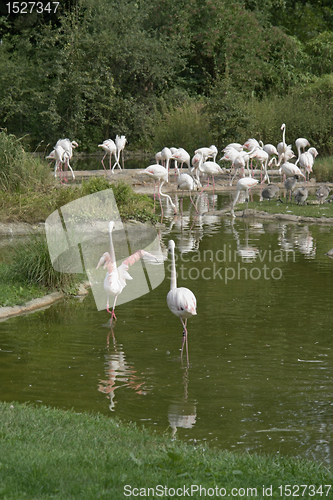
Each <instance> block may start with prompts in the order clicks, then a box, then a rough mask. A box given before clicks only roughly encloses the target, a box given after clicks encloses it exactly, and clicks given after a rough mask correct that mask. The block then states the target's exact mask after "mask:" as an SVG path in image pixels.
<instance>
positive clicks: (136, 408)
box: [0, 197, 333, 464]
mask: <svg viewBox="0 0 333 500" xmlns="http://www.w3.org/2000/svg"><path fill="white" fill-rule="evenodd" d="M203 202H204V199H203ZM224 204H225V198H224V199H222V198H220V197H219V199H217V200H216V207H217V208H220V207H222V206H223V205H224ZM188 207H189V203H188V200H185V201H184V216H183V217H181V216H178V217H177V218H176V219H174V218H173V217H170V216H168V210H167V208H166V207H165V217H164V221H163V222H164V223H165V227H164V228H163V229H161V230H160V239H161V245H162V246H164V247H165V246H166V245H167V242H168V240H169V239H171V238H172V239H174V241H175V242H176V254H177V269H178V286H185V287H188V288H190V289H191V290H192V291H193V292H194V294H195V295H196V297H197V303H198V307H197V312H198V315H197V316H196V317H194V318H192V319H190V320H189V322H188V331H189V360H190V366H189V367H187V366H186V362H185V361H186V360H184V362H183V363H181V361H180V348H181V343H182V326H181V323H180V320H179V319H178V318H177V317H176V316H174V315H173V314H172V313H171V312H170V311H169V309H168V307H167V305H166V295H167V292H168V290H169V286H170V282H169V274H170V273H169V262H168V261H166V262H165V273H166V277H165V279H164V281H163V282H162V283H161V284H160V285H159V286H158V287H156V288H155V289H153V290H152V291H151V292H150V293H148V294H146V295H143V296H141V297H139V298H137V299H136V300H133V301H131V302H127V303H124V304H121V305H119V307H118V306H117V308H116V314H117V318H118V319H117V322H116V324H115V326H114V328H113V330H111V329H110V327H109V326H108V320H109V314H108V313H107V312H106V311H105V310H102V311H98V310H97V308H96V305H95V301H94V298H93V295H92V293H90V294H89V295H88V296H87V297H86V298H85V299H83V300H79V299H77V298H72V299H64V300H61V301H58V302H57V303H55V304H54V305H52V306H51V307H49V308H48V309H45V310H42V311H38V312H35V313H33V314H29V315H26V316H21V317H15V318H11V319H8V320H6V321H3V322H1V323H0V349H1V350H0V394H1V396H0V397H1V400H3V401H8V402H10V401H19V402H27V401H29V402H30V403H33V404H37V405H38V404H42V405H49V406H52V407H59V408H63V409H72V408H73V409H74V410H75V411H76V412H83V411H90V412H101V413H103V414H106V415H109V416H110V418H113V417H114V416H117V417H120V418H121V419H122V420H124V421H133V422H136V423H137V424H138V425H139V426H141V425H144V426H145V427H148V428H149V429H150V430H152V431H153V432H159V433H166V434H167V435H169V436H170V438H173V437H177V438H180V439H184V440H186V441H189V442H194V441H196V442H198V443H206V442H207V443H209V445H210V446H217V447H220V448H223V449H228V450H240V451H249V452H254V451H255V452H264V453H271V454H280V455H292V456H300V457H306V458H310V459H314V460H317V461H321V462H324V463H327V464H332V458H333V457H332V451H333V450H332V444H331V443H332V434H333V388H332V375H333V359H332V345H333V318H332V287H333V261H332V260H331V259H330V258H328V257H327V256H326V255H325V253H326V252H327V251H328V250H330V249H331V248H332V247H333V228H330V227H326V226H316V225H311V226H306V225H304V224H285V223H283V222H262V221H260V220H259V219H258V220H254V219H253V220H248V219H241V218H236V219H235V220H234V221H232V220H231V219H230V217H225V218H220V217H216V216H214V215H203V216H196V217H195V214H194V211H193V210H192V212H191V214H190V215H189V213H188V212H186V209H188ZM106 250H108V249H107V248H106ZM134 281H135V280H133V281H131V282H128V283H129V284H128V286H135V283H134Z"/></svg>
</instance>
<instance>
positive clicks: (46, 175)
mask: <svg viewBox="0 0 333 500" xmlns="http://www.w3.org/2000/svg"><path fill="white" fill-rule="evenodd" d="M51 183H52V177H51V176H50V169H49V167H48V166H47V165H46V164H45V163H43V162H42V161H40V160H39V159H38V158H34V157H32V156H31V154H29V153H26V152H25V151H24V149H23V146H22V144H21V140H20V139H17V138H16V137H15V136H14V135H12V134H9V135H8V134H7V131H6V130H5V129H2V130H1V131H0V189H2V190H3V191H9V192H13V191H25V190H27V189H31V190H36V189H38V188H44V187H45V185H50V184H51Z"/></svg>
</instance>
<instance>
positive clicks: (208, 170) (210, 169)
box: [198, 155, 222, 203]
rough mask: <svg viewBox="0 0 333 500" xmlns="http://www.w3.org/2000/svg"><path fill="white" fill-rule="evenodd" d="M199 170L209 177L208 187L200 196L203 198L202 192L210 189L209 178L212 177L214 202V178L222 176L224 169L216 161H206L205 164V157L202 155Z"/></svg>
mask: <svg viewBox="0 0 333 500" xmlns="http://www.w3.org/2000/svg"><path fill="white" fill-rule="evenodd" d="M198 168H199V170H200V172H203V173H204V174H206V175H207V177H208V180H207V185H206V186H205V187H204V188H203V189H202V190H201V191H200V193H199V196H201V194H202V192H203V191H204V190H205V189H206V188H208V186H209V177H212V180H213V200H214V190H215V181H214V176H215V175H218V174H220V173H221V172H222V168H221V167H220V165H219V164H218V163H216V162H215V161H205V162H204V163H203V155H201V160H200V163H199V167H198ZM213 203H214V202H213Z"/></svg>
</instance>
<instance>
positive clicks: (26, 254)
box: [9, 235, 83, 292]
mask: <svg viewBox="0 0 333 500" xmlns="http://www.w3.org/2000/svg"><path fill="white" fill-rule="evenodd" d="M9 277H10V279H11V280H12V281H17V280H19V281H21V282H24V283H27V284H29V285H30V284H33V283H34V284H38V285H41V286H43V287H45V288H47V289H56V290H62V291H65V292H69V291H71V290H73V289H74V288H75V285H76V284H77V282H78V281H79V279H80V278H81V279H83V275H77V274H69V273H61V272H59V271H55V270H54V268H53V266H52V263H51V259H50V254H49V250H48V246H47V242H46V238H45V236H42V235H30V237H29V239H28V240H27V241H25V242H21V243H16V244H15V245H13V253H12V259H11V265H10V269H9Z"/></svg>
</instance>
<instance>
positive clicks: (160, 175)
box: [140, 160, 177, 217]
mask: <svg viewBox="0 0 333 500" xmlns="http://www.w3.org/2000/svg"><path fill="white" fill-rule="evenodd" d="M168 162H169V160H167V166H166V167H163V165H159V164H156V165H150V166H149V167H147V168H146V169H145V170H142V171H141V172H140V173H141V174H147V175H149V177H152V178H153V179H154V181H155V184H154V209H155V199H156V194H155V190H156V183H157V182H158V191H157V194H158V199H159V201H160V206H161V214H162V217H163V207H162V201H161V196H164V197H166V198H168V199H169V201H170V203H171V206H172V208H173V209H174V212H175V213H177V208H176V206H175V204H174V203H173V201H172V200H171V198H170V196H169V195H168V194H164V193H162V191H161V189H162V186H163V184H164V183H165V182H168V181H169V173H168Z"/></svg>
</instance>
